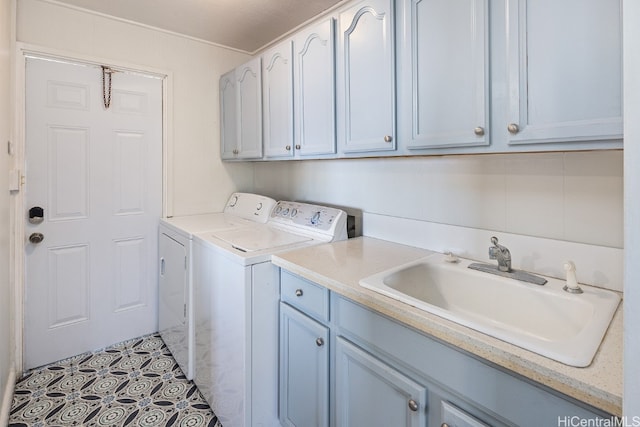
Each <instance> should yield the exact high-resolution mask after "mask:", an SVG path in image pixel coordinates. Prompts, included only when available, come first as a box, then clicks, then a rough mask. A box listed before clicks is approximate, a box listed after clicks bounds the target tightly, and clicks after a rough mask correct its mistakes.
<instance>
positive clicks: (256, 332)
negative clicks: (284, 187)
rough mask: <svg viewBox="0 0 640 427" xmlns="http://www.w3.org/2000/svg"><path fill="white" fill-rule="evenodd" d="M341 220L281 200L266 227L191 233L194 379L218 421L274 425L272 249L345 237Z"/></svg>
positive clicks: (229, 425)
mask: <svg viewBox="0 0 640 427" xmlns="http://www.w3.org/2000/svg"><path fill="white" fill-rule="evenodd" d="M346 219H347V215H346V213H345V212H344V211H341V210H339V209H334V208H329V207H324V206H318V205H310V204H304V203H297V202H286V201H280V202H278V203H277V204H276V206H275V208H274V209H273V210H272V212H271V215H270V217H269V221H268V222H267V223H266V224H264V225H262V224H255V225H253V226H251V227H245V228H242V229H234V230H221V231H215V232H206V233H199V234H196V235H195V236H194V238H193V251H194V252H193V268H194V270H193V272H194V295H195V299H194V301H195V318H194V320H195V348H196V360H195V363H196V375H195V378H194V382H195V383H196V385H197V386H198V388H199V389H200V391H201V392H202V394H203V395H204V397H205V399H206V400H207V402H208V403H209V405H211V407H212V409H213V411H214V412H215V414H216V415H217V416H218V418H219V420H220V422H221V423H222V425H223V426H225V427H245V426H255V427H258V426H259V427H276V426H277V427H279V426H280V423H279V421H278V309H279V300H280V273H279V269H278V268H277V267H275V266H274V265H273V264H272V263H271V255H272V254H274V253H277V252H282V251H287V250H291V249H295V248H300V247H306V246H310V245H318V244H322V243H325V242H331V241H337V240H344V239H346V238H347V226H346Z"/></svg>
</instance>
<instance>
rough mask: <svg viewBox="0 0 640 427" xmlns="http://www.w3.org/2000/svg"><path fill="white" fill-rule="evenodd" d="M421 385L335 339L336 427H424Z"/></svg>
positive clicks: (346, 342)
mask: <svg viewBox="0 0 640 427" xmlns="http://www.w3.org/2000/svg"><path fill="white" fill-rule="evenodd" d="M426 399H427V391H426V388H425V387H424V386H421V385H420V384H417V383H415V382H414V381H413V380H411V379H410V378H408V377H406V376H405V375H403V374H401V373H400V372H398V371H396V370H395V369H393V368H391V367H390V366H389V365H387V364H385V363H383V362H382V361H380V360H378V359H377V358H375V357H373V356H372V355H370V354H369V353H366V352H365V351H363V350H361V349H359V348H358V347H356V346H355V345H353V344H351V343H350V342H348V341H346V340H345V339H343V338H341V337H338V338H337V339H336V425H337V426H338V427H347V426H352V427H357V426H396V427H403V426H404V427H424V426H426V410H427V408H426V403H427V400H426Z"/></svg>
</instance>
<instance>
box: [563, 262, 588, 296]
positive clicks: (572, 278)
mask: <svg viewBox="0 0 640 427" xmlns="http://www.w3.org/2000/svg"><path fill="white" fill-rule="evenodd" d="M564 271H566V272H567V284H566V285H564V287H563V288H562V289H563V290H565V291H567V292H570V293H572V294H581V293H582V292H583V291H582V289H581V288H580V285H578V279H577V278H576V265H575V264H574V263H573V261H565V262H564Z"/></svg>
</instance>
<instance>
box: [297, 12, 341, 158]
mask: <svg viewBox="0 0 640 427" xmlns="http://www.w3.org/2000/svg"><path fill="white" fill-rule="evenodd" d="M334 33H335V20H334V19H333V18H330V19H327V20H325V21H322V22H320V23H318V24H316V25H314V26H312V27H310V28H308V29H305V30H303V31H302V32H300V33H298V34H297V35H296V36H295V37H294V39H293V58H294V60H293V64H294V69H293V80H294V108H295V114H294V130H295V145H294V149H295V154H296V156H297V157H306V156H322V155H332V154H335V152H336V125H335V123H336V111H335V106H336V100H335V92H336V89H335V71H334V70H335V64H334V61H335V34H334Z"/></svg>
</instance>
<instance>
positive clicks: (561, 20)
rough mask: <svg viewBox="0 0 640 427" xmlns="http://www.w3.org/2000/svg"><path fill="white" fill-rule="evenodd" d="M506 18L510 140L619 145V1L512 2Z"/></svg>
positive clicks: (507, 127) (518, 142)
mask: <svg viewBox="0 0 640 427" xmlns="http://www.w3.org/2000/svg"><path fill="white" fill-rule="evenodd" d="M506 14H507V16H506V19H507V26H506V32H507V54H508V58H507V67H508V76H507V77H508V96H509V108H508V116H509V117H508V122H507V123H505V124H504V127H505V129H504V132H505V133H506V134H507V138H508V143H509V144H510V145H511V146H512V147H513V146H517V145H522V144H537V145H538V146H539V147H540V148H541V149H545V148H547V147H549V148H556V149H557V147H553V146H550V145H551V144H553V143H557V142H564V147H566V148H568V149H571V146H575V145H576V143H580V142H584V141H606V140H617V141H616V143H618V144H619V145H620V146H621V138H622V35H621V30H622V24H621V19H622V13H621V5H620V1H618V0H608V1H602V0H564V1H561V2H558V1H554V0H535V1H527V0H507V10H506ZM567 142H569V143H570V144H567ZM602 146H603V144H598V143H596V145H595V146H594V147H593V148H601V147H602ZM605 148H606V147H605Z"/></svg>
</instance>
